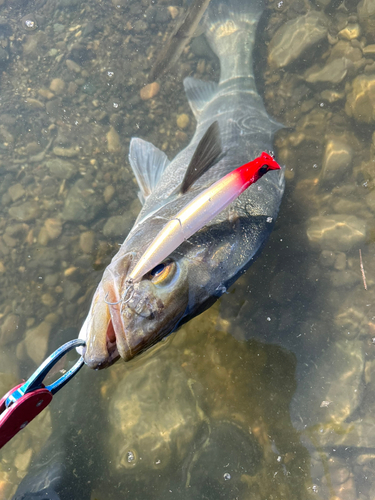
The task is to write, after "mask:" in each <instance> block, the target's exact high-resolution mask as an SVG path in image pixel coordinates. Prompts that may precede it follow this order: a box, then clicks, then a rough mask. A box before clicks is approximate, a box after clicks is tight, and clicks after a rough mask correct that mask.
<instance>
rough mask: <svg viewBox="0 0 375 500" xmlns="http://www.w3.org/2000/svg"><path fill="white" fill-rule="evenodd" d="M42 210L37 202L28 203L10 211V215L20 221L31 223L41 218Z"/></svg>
mask: <svg viewBox="0 0 375 500" xmlns="http://www.w3.org/2000/svg"><path fill="white" fill-rule="evenodd" d="M39 213H40V209H39V205H38V203H37V202H36V201H26V202H25V203H22V205H18V206H17V207H11V208H10V209H9V215H10V216H11V217H14V218H15V219H17V220H20V221H24V222H27V221H30V220H33V219H36V218H37V217H38V216H39Z"/></svg>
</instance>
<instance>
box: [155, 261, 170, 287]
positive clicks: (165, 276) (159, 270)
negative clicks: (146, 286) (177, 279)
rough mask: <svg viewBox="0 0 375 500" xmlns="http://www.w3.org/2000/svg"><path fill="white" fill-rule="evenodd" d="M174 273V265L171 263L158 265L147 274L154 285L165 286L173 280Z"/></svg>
mask: <svg viewBox="0 0 375 500" xmlns="http://www.w3.org/2000/svg"><path fill="white" fill-rule="evenodd" d="M175 271H176V264H175V263H174V262H173V261H167V262H162V263H161V264H158V265H157V266H156V267H154V269H152V271H150V273H149V277H150V280H151V282H152V283H153V284H154V285H161V284H163V285H166V284H167V283H169V281H170V280H171V279H172V278H173V276H174V274H175Z"/></svg>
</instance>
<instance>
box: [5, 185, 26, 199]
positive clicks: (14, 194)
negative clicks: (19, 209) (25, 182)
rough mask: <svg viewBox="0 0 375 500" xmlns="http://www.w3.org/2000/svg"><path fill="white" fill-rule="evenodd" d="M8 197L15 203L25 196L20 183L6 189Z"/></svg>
mask: <svg viewBox="0 0 375 500" xmlns="http://www.w3.org/2000/svg"><path fill="white" fill-rule="evenodd" d="M8 193H9V196H10V197H11V198H12V201H17V200H19V199H20V198H22V196H23V195H24V194H25V190H24V189H23V187H22V185H21V184H20V183H17V184H13V186H10V188H9V189H8Z"/></svg>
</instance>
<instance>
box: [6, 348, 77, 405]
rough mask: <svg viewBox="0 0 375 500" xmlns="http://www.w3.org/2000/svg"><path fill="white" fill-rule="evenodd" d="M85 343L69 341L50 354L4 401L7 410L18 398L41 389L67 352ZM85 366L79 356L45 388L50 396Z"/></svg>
mask: <svg viewBox="0 0 375 500" xmlns="http://www.w3.org/2000/svg"><path fill="white" fill-rule="evenodd" d="M85 345H86V342H85V341H84V340H81V339H74V340H70V341H69V342H67V343H66V344H64V345H62V346H61V347H59V348H58V349H56V351H55V352H54V353H52V354H51V355H50V356H49V357H48V358H47V359H46V360H45V361H43V363H42V364H41V365H40V366H39V368H38V369H37V370H36V371H35V372H34V373H33V374H32V375H31V377H30V378H29V379H28V380H27V381H26V382H25V383H24V384H23V385H22V386H21V387H19V388H18V389H16V390H15V391H14V392H13V393H12V394H11V395H10V396H9V397H8V399H7V400H6V403H5V406H6V407H7V408H8V407H9V406H10V405H11V404H13V403H15V402H16V401H17V400H18V399H19V398H21V397H22V396H24V395H25V394H26V393H30V392H33V391H36V390H37V389H40V388H41V387H43V383H42V382H43V380H44V378H45V377H46V375H47V374H48V372H49V371H50V370H51V368H52V367H53V366H54V365H55V364H56V363H57V362H58V361H59V360H60V359H61V358H62V357H63V356H64V355H65V354H66V353H67V352H69V351H71V350H72V349H74V348H75V347H80V346H85ZM84 364H85V362H84V360H83V357H82V356H81V357H80V358H79V360H78V361H77V362H76V364H75V365H74V366H72V368H70V370H68V371H67V372H66V373H64V375H63V376H62V377H60V378H59V379H58V380H56V381H55V382H53V383H52V384H50V385H47V386H46V389H48V390H49V391H50V392H51V393H52V394H56V392H57V391H59V390H60V389H61V388H62V387H64V385H65V384H66V383H67V382H69V380H70V379H71V378H72V377H74V375H75V374H76V373H78V372H79V370H80V369H81V368H82V366H83V365H84Z"/></svg>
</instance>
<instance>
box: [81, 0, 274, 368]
mask: <svg viewBox="0 0 375 500" xmlns="http://www.w3.org/2000/svg"><path fill="white" fill-rule="evenodd" d="M262 9H263V6H262V4H261V2H259V0H256V1H254V0H251V1H242V2H240V1H238V0H228V1H227V2H226V3H222V0H221V2H220V1H218V0H212V1H211V3H210V6H209V8H208V10H207V12H206V15H205V20H204V26H205V34H206V37H207V39H208V42H209V43H210V45H211V47H212V49H213V50H214V52H215V53H216V54H217V56H218V57H219V59H220V65H221V74H220V81H219V83H218V84H216V83H213V82H204V81H200V80H195V79H193V78H186V79H185V80H184V87H185V91H186V96H187V98H188V100H189V103H190V106H191V109H192V111H193V113H194V115H195V117H196V120H197V129H196V132H195V134H194V137H193V138H192V140H191V142H190V144H189V145H188V146H187V147H186V148H185V149H184V150H182V151H181V152H180V153H179V154H178V155H177V156H176V157H175V158H174V159H173V160H172V161H171V162H170V161H169V160H168V158H167V157H166V155H165V154H164V153H163V152H162V151H160V150H159V149H158V148H156V147H155V146H153V145H152V144H150V143H148V142H146V141H144V140H142V139H138V138H133V139H132V140H131V143H130V152H129V160H130V164H131V166H132V169H133V171H134V174H135V176H136V178H137V181H138V184H139V187H140V190H141V193H140V194H141V198H142V199H143V200H144V205H143V208H142V210H141V212H140V214H139V216H138V218H137V220H136V222H135V224H134V227H133V228H132V230H131V231H130V233H129V234H128V236H127V238H126V240H125V241H124V243H123V244H122V246H121V248H120V250H119V252H118V253H117V254H116V255H115V256H114V258H113V260H112V262H111V264H110V265H109V266H108V267H107V269H106V270H105V272H104V274H103V278H102V280H101V282H100V283H99V285H98V288H97V290H96V292H95V295H94V298H93V301H92V304H91V308H90V311H89V314H88V316H87V318H86V320H85V322H84V324H83V326H82V329H81V332H80V335H79V336H80V338H83V339H85V340H86V343H87V347H86V350H85V352H84V359H85V362H86V364H87V365H88V366H90V367H92V368H105V367H107V366H109V365H110V364H112V363H113V362H114V361H116V360H117V359H118V358H119V357H120V356H121V357H122V358H123V359H124V360H125V361H127V360H130V359H132V358H133V357H134V356H136V355H137V354H138V353H140V352H142V351H144V350H145V349H147V348H149V347H150V346H152V345H153V344H155V343H156V342H158V341H159V340H161V339H162V338H163V337H165V336H166V335H168V334H170V333H171V332H172V331H174V330H175V329H176V328H177V327H178V326H179V325H181V324H182V323H184V322H186V321H188V320H189V319H190V318H192V317H193V316H196V315H197V314H199V313H201V312H202V311H203V310H205V309H207V308H208V307H209V306H210V305H212V304H213V303H214V302H215V301H216V300H217V299H218V298H219V297H220V296H221V295H222V294H223V293H224V292H225V291H226V290H227V289H228V287H229V286H230V285H231V284H232V283H234V281H235V280H236V279H237V278H238V277H239V276H240V275H241V274H242V273H243V272H244V271H245V270H246V269H247V268H248V267H249V265H250V264H251V263H252V262H253V260H254V258H255V256H256V255H257V254H258V253H259V251H260V250H261V248H262V246H263V244H264V243H265V241H266V239H267V237H268V236H269V234H270V232H271V230H272V228H273V224H274V221H275V218H276V216H277V213H278V210H279V206H280V202H281V198H282V195H283V192H284V175H283V170H278V171H276V170H274V171H270V172H269V173H268V174H267V175H265V176H264V177H262V178H261V179H260V180H259V181H258V182H257V183H256V184H254V185H252V186H250V188H249V189H248V190H246V191H245V192H244V193H243V194H241V195H240V196H239V197H238V198H237V199H236V201H234V202H233V203H232V204H231V205H229V207H227V208H226V209H225V210H224V211H222V212H221V213H220V214H219V215H218V216H216V217H214V218H213V219H212V220H211V221H210V222H209V223H208V224H206V225H205V226H204V227H203V228H202V229H200V230H199V231H198V232H196V233H195V234H194V235H193V236H191V237H190V238H189V239H188V240H187V241H185V242H183V243H182V244H181V245H180V246H179V247H178V248H177V249H176V250H175V251H174V252H173V253H172V254H171V255H169V257H168V258H167V259H166V260H165V261H164V262H162V263H161V264H159V265H157V266H156V267H155V268H154V269H153V270H152V271H151V272H149V273H148V274H146V275H145V276H144V277H143V278H142V280H141V281H140V282H139V283H134V285H133V286H131V287H130V288H129V286H128V283H129V276H130V274H131V272H132V270H133V269H134V267H135V266H136V264H137V262H138V260H139V259H140V257H141V256H142V255H143V254H144V252H145V250H146V249H147V247H148V246H149V244H150V243H151V242H152V241H153V239H154V238H155V236H156V235H157V234H158V233H159V231H160V230H161V229H162V228H163V227H164V225H165V224H166V223H167V222H168V221H170V220H171V219H173V218H174V217H175V215H176V214H177V213H178V212H179V210H181V208H183V207H184V206H186V205H187V203H188V202H190V201H191V200H192V199H193V198H194V197H196V196H197V195H198V194H199V193H200V192H202V191H203V190H204V189H206V188H207V187H208V186H210V185H211V184H212V183H213V182H215V181H217V180H219V179H221V178H222V177H223V176H224V175H226V174H228V173H229V172H231V171H232V170H234V169H236V168H238V167H239V166H241V165H243V164H244V163H246V162H248V161H250V160H251V159H253V158H255V157H257V156H259V155H260V153H261V152H262V151H267V150H270V149H271V148H272V139H273V134H274V133H275V131H276V130H277V129H279V128H280V125H279V124H278V123H276V122H275V121H273V120H272V119H271V118H270V117H269V116H268V114H267V112H266V110H265V107H264V104H263V101H262V99H261V97H260V96H259V94H258V92H257V90H256V86H255V81H254V74H253V69H252V49H253V45H254V40H255V32H256V27H257V23H258V19H259V17H260V15H261V13H262ZM215 122H217V123H216V124H215Z"/></svg>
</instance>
